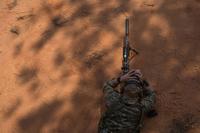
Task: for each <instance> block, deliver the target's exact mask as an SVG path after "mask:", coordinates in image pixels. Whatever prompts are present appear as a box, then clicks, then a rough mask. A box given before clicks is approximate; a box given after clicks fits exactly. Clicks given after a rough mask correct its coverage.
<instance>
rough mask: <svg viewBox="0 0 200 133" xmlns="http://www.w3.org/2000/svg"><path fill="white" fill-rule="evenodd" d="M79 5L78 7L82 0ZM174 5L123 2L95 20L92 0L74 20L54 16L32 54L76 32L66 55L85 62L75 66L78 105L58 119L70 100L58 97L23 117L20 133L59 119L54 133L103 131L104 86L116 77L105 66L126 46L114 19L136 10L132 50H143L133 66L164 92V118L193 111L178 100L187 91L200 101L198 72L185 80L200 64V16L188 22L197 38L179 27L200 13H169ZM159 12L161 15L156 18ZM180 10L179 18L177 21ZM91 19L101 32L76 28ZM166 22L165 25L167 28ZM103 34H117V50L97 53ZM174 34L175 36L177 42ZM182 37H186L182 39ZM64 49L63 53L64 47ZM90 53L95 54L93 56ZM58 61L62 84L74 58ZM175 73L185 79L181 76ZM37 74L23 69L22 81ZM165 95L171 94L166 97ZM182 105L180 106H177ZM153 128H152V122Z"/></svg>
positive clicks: (62, 55) (161, 95) (81, 6)
mask: <svg viewBox="0 0 200 133" xmlns="http://www.w3.org/2000/svg"><path fill="white" fill-rule="evenodd" d="M74 2H75V4H77V3H76V1H74ZM172 5H173V2H172V1H170V2H164V3H163V4H162V5H160V7H159V9H150V10H146V11H145V10H142V11H140V10H136V9H132V10H131V7H130V1H127V2H123V1H120V2H119V3H118V6H117V7H106V6H105V7H104V8H103V7H102V8H103V9H104V10H101V11H99V12H97V14H98V16H95V17H94V16H93V12H94V9H95V7H92V5H90V4H89V3H87V1H84V2H83V3H79V4H77V6H78V7H79V8H78V9H76V11H75V12H74V13H72V15H71V16H70V17H69V18H68V19H66V18H62V17H60V16H59V17H58V16H53V15H52V16H51V18H52V19H51V22H50V24H49V26H47V29H46V30H45V31H44V32H43V33H42V36H41V38H39V39H38V40H36V43H34V44H33V45H32V50H33V51H34V52H35V53H37V52H39V51H40V52H42V50H43V49H44V47H45V46H47V45H48V41H49V40H50V39H52V38H53V37H54V36H55V34H56V33H58V31H60V30H61V29H62V30H66V32H65V33H66V36H67V35H69V34H71V36H72V40H73V41H72V42H71V45H70V48H68V49H66V50H63V51H66V52H70V53H71V57H72V59H73V60H75V61H76V62H78V63H77V64H80V65H77V66H75V67H76V68H77V70H78V72H79V74H80V75H79V77H80V78H79V82H78V85H77V87H76V89H75V90H74V91H73V95H72V96H71V101H70V103H71V105H72V106H71V108H70V111H66V112H65V113H63V114H62V115H59V116H58V117H57V116H56V113H57V112H58V110H59V109H60V108H61V107H62V106H64V104H65V101H64V100H63V99H62V100H56V99H55V100H54V101H53V102H52V103H49V104H47V105H41V106H40V107H38V109H36V110H33V111H31V112H29V113H27V114H26V115H24V116H23V117H22V118H19V120H18V126H19V128H20V130H19V132H22V133H23V132H24V133H25V132H37V133H40V132H42V131H43V129H44V128H45V127H48V125H51V124H50V123H51V122H52V121H54V120H55V121H56V122H57V125H56V126H55V127H53V128H51V131H50V132H52V133H55V132H56V133H57V132H58V133H59V132H63V133H64V132H70V133H80V132H85V133H94V132H96V131H97V123H98V119H99V114H100V109H99V108H100V105H101V94H99V93H101V90H100V88H101V87H102V85H103V83H104V82H105V81H106V80H108V79H109V78H110V76H109V75H108V74H107V73H106V71H105V70H106V69H105V67H106V66H109V65H110V64H114V63H113V62H114V61H113V60H114V59H115V58H106V57H107V56H108V55H109V54H113V52H114V51H115V50H116V49H119V48H120V47H121V45H118V44H121V42H122V41H120V39H121V38H120V37H121V34H120V33H116V31H117V28H115V26H113V25H112V23H111V22H112V21H113V20H114V21H117V20H115V18H117V17H118V16H120V15H122V14H124V12H130V16H131V31H130V32H131V37H130V41H131V42H134V44H132V46H133V45H134V46H136V47H137V48H138V49H139V51H141V52H140V53H141V54H140V56H139V57H138V59H136V62H135V63H134V64H131V66H133V67H134V68H140V69H141V70H142V72H143V73H144V75H145V77H146V78H147V79H148V80H149V81H150V82H152V83H153V85H154V87H155V88H156V91H157V92H158V103H157V108H158V111H159V112H160V113H159V114H160V115H161V116H162V117H163V118H166V119H171V118H172V117H169V118H167V116H176V115H178V111H177V110H179V111H180V110H184V108H185V107H190V105H189V104H190V103H189V102H186V101H185V99H184V98H181V99H179V100H177V97H176V96H180V97H183V96H184V95H185V93H187V96H186V97H188V98H189V97H190V95H193V96H194V97H198V93H196V94H194V93H193V92H195V90H197V88H195V87H196V86H197V85H198V84H197V83H198V79H200V78H199V73H196V75H195V74H194V73H192V75H190V77H189V76H188V75H187V74H185V75H186V76H185V77H184V71H186V70H187V67H190V65H193V64H197V63H196V62H197V61H196V59H197V58H198V56H199V53H198V47H199V46H198V45H197V43H198V40H199V39H198V38H197V36H198V35H199V33H200V30H199V29H198V28H194V29H193V26H194V27H198V23H196V22H199V18H197V17H196V16H192V19H193V20H191V21H190V22H188V23H189V24H191V26H188V28H189V29H191V32H194V33H193V35H188V34H186V32H185V31H182V29H184V28H185V25H181V24H180V25H179V24H177V23H179V21H180V20H181V21H182V20H188V18H187V17H186V18H184V17H183V18H182V15H181V13H183V12H185V11H186V12H187V13H189V14H185V15H186V16H187V15H189V16H190V15H191V14H196V15H197V13H195V11H193V10H192V9H191V8H190V7H189V8H188V6H186V7H185V9H183V10H182V9H176V8H175V9H173V10H171V9H168V8H169V7H171V6H172ZM186 5H187V4H186ZM155 12H159V13H157V14H156V13H155ZM174 12H175V13H176V16H178V17H174V15H173V13H174ZM193 12H194V13H193ZM50 15H51V14H50ZM133 16H134V17H133ZM189 16H188V17H189ZM86 18H91V19H90V20H92V21H91V22H90V24H91V25H92V26H96V29H95V30H92V31H91V32H89V33H88V32H83V31H81V30H80V29H79V28H76V27H73V25H75V23H76V22H77V21H78V20H84V19H86ZM163 21H165V22H164V24H163ZM192 21H194V22H192ZM83 23H84V22H83ZM165 23H166V24H165ZM163 25H164V26H165V25H167V26H169V27H168V28H169V29H170V30H171V31H170V32H167V31H166V32H167V33H166V34H165V31H164V30H165V27H164V28H163ZM192 25H193V26H192ZM98 26H99V27H98ZM122 26H123V25H122ZM122 28H123V27H122ZM68 29H71V30H72V31H73V33H71V32H70V33H68V31H67V30H68ZM102 30H105V31H106V30H107V31H111V32H112V33H113V34H115V35H116V37H119V38H120V39H119V40H117V41H116V42H114V41H112V42H111V44H110V45H111V46H112V47H111V48H102V49H101V50H99V51H100V52H96V51H95V52H94V51H93V48H94V47H96V45H97V44H98V43H99V41H100V40H101V39H102V38H101V36H100V35H101V32H102ZM163 32H164V33H163ZM162 33H163V34H162ZM184 34H186V35H184ZM173 35H174V36H175V38H173V37H174V36H173ZM145 37H146V38H145ZM182 37H185V38H183V39H182ZM145 39H147V40H145ZM148 39H149V40H148ZM60 47H61V49H63V48H62V46H60ZM185 51H186V52H185ZM90 52H93V53H92V54H91V53H90ZM54 57H55V58H54V59H53V63H52V64H54V66H55V69H59V70H60V71H61V72H62V73H65V74H64V75H65V77H63V78H61V81H62V80H64V78H68V76H69V74H68V71H63V70H64V69H62V68H63V67H68V64H67V63H65V62H66V61H69V60H67V57H66V56H65V53H64V52H62V51H60V52H57V53H55V56H54ZM120 63H121V62H120ZM173 63H174V64H173ZM116 67H118V68H119V71H120V66H116ZM110 69H112V68H110ZM198 72H199V71H198ZM113 73H114V72H113ZM175 73H178V74H182V75H180V76H179V75H175ZM37 74H39V73H38V71H37V69H33V70H32V69H29V68H25V69H22V70H21V72H20V74H19V77H18V78H19V79H21V83H23V84H28V83H30V81H31V80H33V78H34V77H35V76H36V75H37ZM152 75H153V76H152ZM193 79H195V80H193ZM61 81H59V82H61ZM175 84H176V85H175ZM183 84H184V85H183ZM191 84H195V85H194V86H192V87H191V88H192V89H193V91H187V90H188V87H189V86H190V85H191ZM34 86H37V84H36V85H33V88H34ZM163 91H165V95H164V93H163ZM171 92H175V93H176V96H173V95H172V93H171ZM163 99H164V100H165V101H164V100H163ZM192 100H194V99H191V101H190V102H194V101H192ZM173 101H175V102H173ZM195 102H197V101H195ZM179 103H180V104H179ZM177 104H179V106H176V105H177ZM195 108H196V107H195ZM184 111H189V110H184ZM193 113H195V112H193ZM166 114H167V115H166ZM180 115H182V113H181V114H180ZM55 117H57V118H55ZM154 120H159V121H160V123H163V120H162V119H160V118H159V117H157V118H156V119H154ZM149 125H152V124H151V123H150V124H149ZM153 127H155V129H154V130H156V126H153ZM163 128H166V127H163ZM158 130H159V129H158ZM144 132H145V130H144ZM147 132H148V131H147ZM147 132H146V133H147Z"/></svg>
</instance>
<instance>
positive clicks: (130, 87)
mask: <svg viewBox="0 0 200 133" xmlns="http://www.w3.org/2000/svg"><path fill="white" fill-rule="evenodd" d="M140 88H141V85H140V84H139V83H137V81H133V82H132V83H126V84H125V85H124V87H123V93H122V94H123V95H124V96H128V97H130V98H135V97H137V96H138V94H139V93H140V91H141V89H140Z"/></svg>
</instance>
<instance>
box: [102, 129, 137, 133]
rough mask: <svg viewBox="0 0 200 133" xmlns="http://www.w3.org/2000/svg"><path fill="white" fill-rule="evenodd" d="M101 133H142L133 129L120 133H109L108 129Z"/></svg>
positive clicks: (120, 132) (119, 132)
mask: <svg viewBox="0 0 200 133" xmlns="http://www.w3.org/2000/svg"><path fill="white" fill-rule="evenodd" d="M100 133H140V131H133V130H131V129H127V130H123V131H118V132H109V131H108V130H107V129H103V130H102V131H101V132H100Z"/></svg>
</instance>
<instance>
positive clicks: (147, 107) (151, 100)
mask: <svg viewBox="0 0 200 133" xmlns="http://www.w3.org/2000/svg"><path fill="white" fill-rule="evenodd" d="M155 99H156V95H155V92H154V90H153V89H152V88H151V87H149V86H146V87H145V88H144V98H143V99H142V101H141V104H142V106H143V109H144V112H145V113H148V112H149V111H151V110H152V109H153V105H154V104H155Z"/></svg>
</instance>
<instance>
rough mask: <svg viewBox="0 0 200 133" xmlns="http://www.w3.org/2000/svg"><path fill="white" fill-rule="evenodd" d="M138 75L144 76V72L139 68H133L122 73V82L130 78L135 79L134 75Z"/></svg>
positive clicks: (120, 78)
mask: <svg viewBox="0 0 200 133" xmlns="http://www.w3.org/2000/svg"><path fill="white" fill-rule="evenodd" d="M135 76H137V77H139V78H141V77H142V73H141V72H140V70H139V69H132V70H131V71H129V72H128V73H126V74H124V75H122V76H120V77H119V80H120V82H126V81H128V80H131V79H134V77H135Z"/></svg>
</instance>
